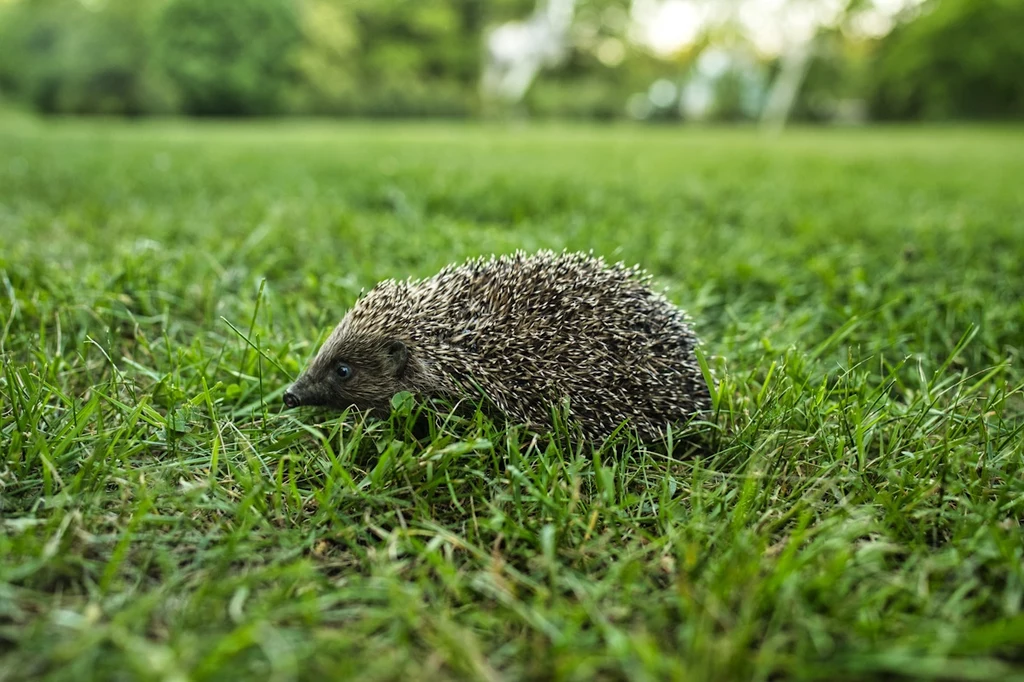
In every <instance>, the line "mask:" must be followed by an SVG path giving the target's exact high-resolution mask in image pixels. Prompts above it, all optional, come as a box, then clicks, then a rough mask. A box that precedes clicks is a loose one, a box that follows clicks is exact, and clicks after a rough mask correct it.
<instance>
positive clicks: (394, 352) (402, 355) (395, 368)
mask: <svg viewBox="0 0 1024 682" xmlns="http://www.w3.org/2000/svg"><path fill="white" fill-rule="evenodd" d="M388 359H389V360H390V361H391V367H390V369H391V373H392V374H393V375H394V376H395V377H396V378H401V377H402V375H403V374H405V366H406V364H407V363H408V362H409V348H408V347H407V346H406V345H405V343H403V342H402V340H401V339H395V340H394V341H392V342H391V343H389V344H388Z"/></svg>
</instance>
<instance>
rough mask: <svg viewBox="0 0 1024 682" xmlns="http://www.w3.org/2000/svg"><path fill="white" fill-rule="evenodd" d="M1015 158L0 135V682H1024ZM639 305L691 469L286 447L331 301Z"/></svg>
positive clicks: (335, 129) (339, 428)
mask: <svg viewBox="0 0 1024 682" xmlns="http://www.w3.org/2000/svg"><path fill="white" fill-rule="evenodd" d="M1022 152H1024V132H1022V131H1021V130H1018V129H1012V128H1005V129H992V130H978V129H939V128H934V129H920V130H913V129H906V130H899V129H889V130H862V131H813V130H807V131H793V132H792V133H789V134H787V135H785V136H783V137H781V138H777V139H767V138H763V137H760V136H758V135H757V134H756V133H754V132H752V131H727V130H715V129H686V130H678V129H670V128H652V129H639V128H629V127H621V128H585V127H574V128H573V127H545V126H539V127H532V128H530V127H527V128H518V129H502V128H488V127H456V126H449V125H417V126H413V125H371V124H358V125H357V124H351V125H344V126H342V125H337V126H336V125H330V124H327V123H309V124H269V123H264V124H250V125H228V124H212V123H211V124H205V125H186V124H177V123H166V122H164V123H136V124H117V123H107V122H93V123H81V122H79V123H73V122H51V123H45V124H43V123H34V122H31V121H21V120H18V121H15V122H11V123H10V124H9V125H7V126H5V129H4V130H3V131H2V132H0V243H2V248H0V300H2V303H0V353H2V357H3V369H2V373H0V447H2V450H3V453H4V454H3V457H4V459H3V461H2V462H0V680H4V681H6V680H21V679H44V678H45V679H53V680H76V681H78V680H89V679H125V680H127V679H139V680H168V681H172V680H173V681H179V680H231V679H246V680H319V679H324V678H344V677H358V678H359V679H367V680H391V679H482V680H496V679H524V678H525V679H567V680H568V679H580V680H590V679H621V678H630V679H637V680H645V679H669V678H674V679H701V680H732V679H755V680H765V679H822V680H838V679H850V680H869V679H871V680H873V679H910V678H925V679H959V680H1009V679H1024V610H1022V609H1024V604H1022V600H1024V543H1022V540H1024V537H1022V531H1021V525H1020V519H1021V517H1022V514H1024V446H1022V443H1024V433H1022V431H1024V389H1022V384H1024V367H1022V362H1021V361H1022V358H1021V357H1020V355H1021V350H1022V348H1024V302H1022V301H1024V297H1022V293H1024V194H1022V193H1021V191H1020V178H1021V177H1024V153H1022ZM540 247H551V248H556V249H560V248H562V247H568V248H571V249H593V250H594V251H595V252H597V253H600V254H602V255H605V256H607V257H610V258H612V259H624V260H626V261H630V262H639V263H641V264H643V265H644V266H646V267H647V268H649V269H650V270H651V271H652V272H653V273H654V274H655V275H656V277H657V279H658V281H659V282H660V283H661V284H663V285H664V286H665V287H666V288H667V290H668V292H669V294H670V296H671V298H673V300H675V301H677V302H679V303H680V304H681V305H683V306H684V307H686V308H687V309H688V310H689V311H690V313H691V314H692V316H693V318H694V319H695V323H696V326H697V328H698V330H699V333H700V334H701V335H702V337H703V338H704V339H705V340H706V345H705V351H706V353H707V354H708V357H709V363H710V365H711V366H712V368H713V370H714V371H715V373H716V376H717V380H718V386H717V389H716V411H715V414H714V415H713V417H712V418H711V419H710V420H709V422H710V423H709V424H708V425H706V426H705V427H703V435H702V440H701V441H700V442H701V443H702V445H701V446H700V447H698V448H696V449H692V448H683V447H681V446H679V447H673V448H670V449H669V450H668V451H667V452H666V451H665V450H664V449H662V450H661V451H658V450H652V449H647V448H644V447H641V446H640V445H638V444H636V443H629V442H625V443H620V444H618V445H617V446H615V447H605V448H599V449H597V450H595V449H593V448H587V447H563V446H558V445H557V444H551V445H549V444H545V443H543V442H542V441H537V440H533V439H531V438H530V437H528V436H526V435H524V434H523V433H522V432H521V431H520V430H518V429H516V428H514V427H513V428H506V426H505V425H503V424H492V423H488V422H486V421H484V420H482V419H477V420H471V421H470V422H469V423H466V424H461V425H457V426H456V425H451V426H449V427H445V428H439V429H436V430H435V431H433V432H432V435H431V436H430V437H429V438H426V439H422V438H421V439H419V440H417V439H414V438H413V437H412V436H411V435H410V425H411V422H412V420H413V418H414V416H415V410H416V409H417V408H416V406H415V405H410V404H408V403H405V404H400V405H398V406H397V408H396V414H395V415H394V417H393V418H392V419H391V420H390V421H388V422H373V421H365V422H361V421H360V420H358V419H356V418H355V417H354V416H346V417H344V418H339V417H338V416H337V415H324V414H317V413H314V412H298V413H295V412H284V411H282V409H281V406H280V395H281V393H282V391H283V389H284V387H285V386H286V385H287V383H288V382H289V380H290V379H291V378H293V376H294V375H295V374H296V373H297V372H298V371H299V370H300V368H301V367H302V366H303V365H304V363H305V362H306V360H307V359H308V358H309V357H310V356H311V355H312V354H313V353H314V352H315V350H316V348H317V345H318V343H319V342H320V341H321V340H322V339H323V338H324V337H325V334H326V333H327V331H329V329H330V327H331V326H333V324H334V323H335V322H336V321H337V320H338V319H339V318H340V316H341V315H342V314H343V312H344V311H345V310H346V308H347V306H349V305H350V304H351V303H352V301H353V300H354V299H355V297H356V296H357V294H358V292H359V290H360V289H361V288H363V287H368V286H370V285H372V284H373V283H374V282H375V281H377V280H378V279H381V278H385V277H392V276H400V277H404V276H407V275H417V276H418V275H428V274H430V273H432V272H434V271H435V270H436V269H437V268H439V267H440V266H442V265H443V264H445V263H448V262H450V261H455V260H459V259H462V258H463V257H467V256H471V255H476V254H481V253H491V252H504V251H511V250H513V249H515V248H524V249H527V250H532V249H536V248H540Z"/></svg>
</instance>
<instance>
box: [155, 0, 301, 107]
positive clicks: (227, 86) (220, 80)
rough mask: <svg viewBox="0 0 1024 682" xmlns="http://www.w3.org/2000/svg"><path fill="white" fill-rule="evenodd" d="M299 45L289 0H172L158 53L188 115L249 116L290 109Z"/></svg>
mask: <svg viewBox="0 0 1024 682" xmlns="http://www.w3.org/2000/svg"><path fill="white" fill-rule="evenodd" d="M301 40H302V32H301V30H300V23H299V14H298V12H297V9H296V7H295V6H294V3H293V2H291V0H168V2H167V5H166V7H165V8H164V10H163V13H162V15H161V17H160V21H159V23H158V24H157V31H156V41H155V46H154V47H155V52H156V57H157V60H158V61H159V63H160V65H161V66H162V67H163V69H164V70H165V71H166V72H167V74H168V75H169V76H170V78H171V80H172V81H173V82H174V83H175V85H176V86H177V88H178V90H179V92H180V95H181V102H182V109H183V111H184V112H185V113H188V114H193V115H200V116H239V115H242V116H247V115H266V114H274V113H279V112H281V111H282V110H283V109H284V108H285V104H286V101H287V99H288V96H289V94H290V93H289V90H290V89H291V88H292V87H294V83H295V76H296V73H297V65H296V63H295V56H296V53H297V50H298V49H299V46H300V44H301Z"/></svg>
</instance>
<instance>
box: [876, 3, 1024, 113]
mask: <svg viewBox="0 0 1024 682" xmlns="http://www.w3.org/2000/svg"><path fill="white" fill-rule="evenodd" d="M1022 31H1024V0H941V1H938V2H932V3H930V6H928V7H927V8H926V11H925V12H923V13H922V14H921V16H920V17H919V18H918V19H916V20H914V21H911V22H907V23H906V24H904V25H902V26H900V27H898V28H897V29H896V30H895V31H893V33H892V34H890V36H889V37H888V39H886V40H885V41H884V42H883V44H882V46H881V49H880V51H879V54H878V61H877V70H876V79H875V81H874V83H873V84H872V85H873V92H872V94H871V105H872V111H873V113H874V114H875V116H876V117H878V118H892V119H932V120H942V119H951V118H953V119H957V118H969V119H994V118H1020V117H1024V36H1022V35H1021V32H1022Z"/></svg>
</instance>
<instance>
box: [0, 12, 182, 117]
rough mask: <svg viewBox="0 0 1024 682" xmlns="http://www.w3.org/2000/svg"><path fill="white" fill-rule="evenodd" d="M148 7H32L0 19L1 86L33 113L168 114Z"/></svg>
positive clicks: (171, 103) (169, 95)
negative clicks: (155, 64)
mask: <svg viewBox="0 0 1024 682" xmlns="http://www.w3.org/2000/svg"><path fill="white" fill-rule="evenodd" d="M151 9H152V3H146V2H137V1H136V0H107V2H106V3H104V6H103V11H93V10H90V9H88V8H87V7H86V6H84V5H83V4H82V3H81V2H77V1H76V0H31V1H25V2H15V3H12V4H10V5H9V6H8V7H5V8H3V15H2V16H0V87H2V88H3V89H4V90H7V91H9V92H11V93H13V94H14V96H15V97H19V98H21V99H23V100H25V101H27V102H28V103H29V104H30V105H31V106H32V107H33V108H35V109H36V110H37V111H40V112H43V113H61V114H110V115H135V114H142V113H155V112H166V111H170V110H171V109H173V107H174V101H173V99H174V98H173V93H172V91H171V89H170V88H169V87H168V85H167V83H165V82H164V81H162V80H161V78H160V75H159V73H157V71H156V70H155V69H154V68H153V65H152V60H151V59H150V52H149V48H148V45H147V39H148V34H147V32H148V28H149V27H150V26H151V23H152V22H151V19H152V13H151V11H150V10H151Z"/></svg>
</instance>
